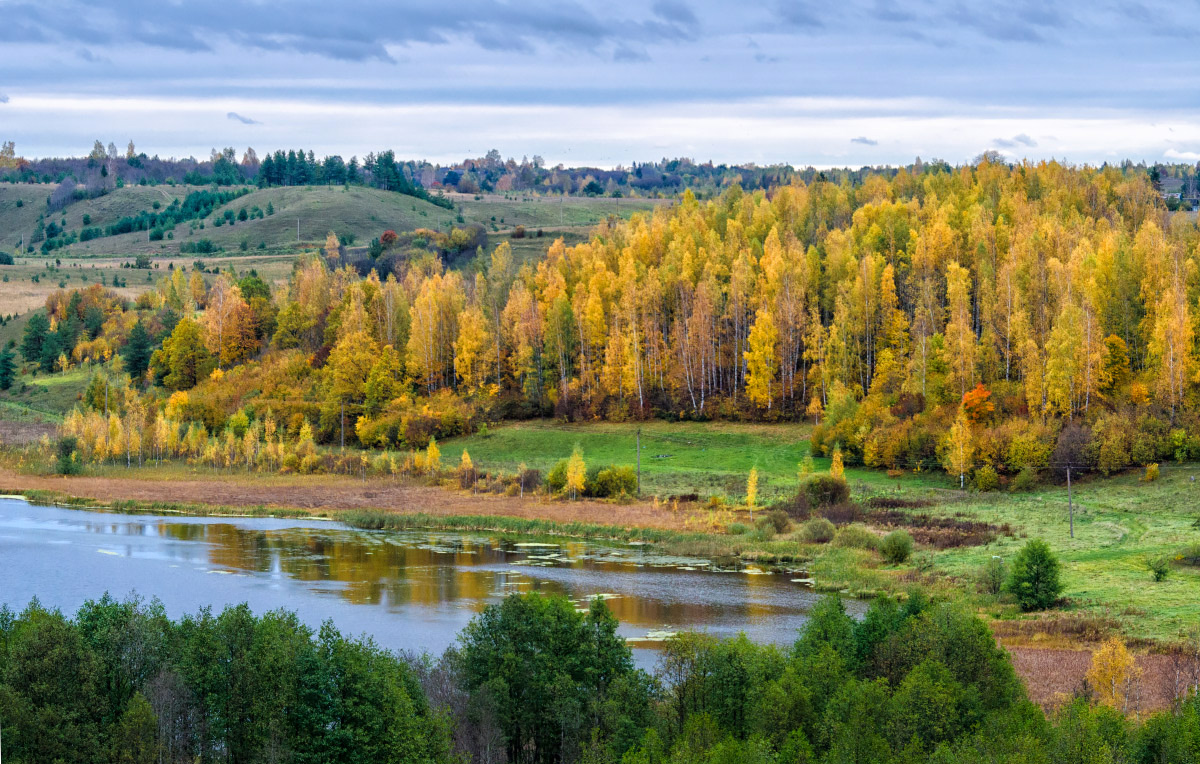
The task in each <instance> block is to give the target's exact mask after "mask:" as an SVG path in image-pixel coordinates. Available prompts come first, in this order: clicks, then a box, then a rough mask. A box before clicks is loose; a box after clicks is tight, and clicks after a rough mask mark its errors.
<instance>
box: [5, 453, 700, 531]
mask: <svg viewBox="0 0 1200 764" xmlns="http://www.w3.org/2000/svg"><path fill="white" fill-rule="evenodd" d="M5 489H7V490H10V491H12V490H28V489H41V490H50V491H60V492H62V493H65V494H68V495H70V496H79V497H85V498H89V499H97V500H100V501H104V500H113V499H125V500H138V501H162V502H171V501H175V502H180V503H185V504H212V505H218V506H231V507H254V506H260V505H261V506H266V507H281V508H283V507H288V508H300V509H309V510H316V511H320V510H327V509H329V510H338V509H382V510H389V511H393V512H397V513H416V512H423V513H426V514H430V515H442V516H445V515H497V516H499V515H503V516H507V517H519V518H523V519H528V520H535V519H536V520H551V521H554V522H559V523H573V522H579V523H594V524H599V525H616V526H638V527H645V528H664V529H682V528H683V520H684V518H683V515H682V513H675V512H672V511H671V510H670V509H668V508H666V507H657V508H656V507H655V506H654V505H652V504H649V503H645V502H643V503H638V504H629V505H618V504H607V503H603V502H598V501H574V502H565V501H564V502H559V501H553V502H551V501H545V500H542V499H539V498H525V499H522V498H520V497H517V496H494V495H490V494H486V495H478V496H474V495H471V494H469V493H467V492H465V491H453V490H447V489H445V488H438V487H434V486H417V485H411V484H404V483H393V482H391V481H389V480H369V481H367V482H362V481H359V480H355V479H353V478H346V477H340V476H328V475H326V476H321V477H311V478H305V477H299V476H291V477H278V476H264V475H252V476H244V475H231V476H229V477H228V478H217V477H211V478H207V477H196V478H188V479H175V478H168V479H164V478H159V479H155V478H152V477H150V478H140V477H128V478H114V477H90V476H82V477H55V476H37V475H21V474H18V473H16V472H13V471H11V470H8V469H2V468H0V492H2V491H3V490H5Z"/></svg>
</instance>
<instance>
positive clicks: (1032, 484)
mask: <svg viewBox="0 0 1200 764" xmlns="http://www.w3.org/2000/svg"><path fill="white" fill-rule="evenodd" d="M1037 482H1038V475H1037V470H1035V469H1034V468H1033V467H1022V468H1021V471H1020V472H1018V473H1017V476H1016V477H1015V478H1013V479H1012V482H1011V483H1009V484H1008V490H1010V491H1012V492H1013V493H1022V492H1024V491H1032V490H1033V489H1034V488H1036V487H1037Z"/></svg>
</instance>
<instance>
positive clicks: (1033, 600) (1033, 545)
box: [1007, 539, 1062, 611]
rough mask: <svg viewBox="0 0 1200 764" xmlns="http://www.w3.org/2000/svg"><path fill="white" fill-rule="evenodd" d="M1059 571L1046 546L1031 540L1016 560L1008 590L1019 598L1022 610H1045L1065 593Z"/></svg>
mask: <svg viewBox="0 0 1200 764" xmlns="http://www.w3.org/2000/svg"><path fill="white" fill-rule="evenodd" d="M1060 567H1061V566H1060V565H1059V562H1058V559H1057V558H1056V557H1055V556H1054V553H1053V552H1051V551H1050V547H1049V546H1048V545H1047V544H1046V542H1045V541H1042V540H1041V539H1032V540H1031V541H1029V543H1027V544H1026V545H1025V546H1024V547H1022V548H1021V551H1020V552H1018V553H1017V556H1016V558H1015V559H1014V560H1013V564H1012V569H1011V570H1010V572H1009V575H1008V586H1007V589H1008V591H1010V592H1012V593H1013V595H1015V596H1016V598H1017V602H1018V604H1020V606H1021V609H1022V610H1025V611H1031V610H1045V609H1046V608H1048V607H1050V606H1052V605H1053V604H1054V603H1055V602H1056V601H1057V600H1058V597H1059V595H1060V594H1061V593H1062V582H1061V581H1060V580H1059V571H1060Z"/></svg>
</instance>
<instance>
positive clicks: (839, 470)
mask: <svg viewBox="0 0 1200 764" xmlns="http://www.w3.org/2000/svg"><path fill="white" fill-rule="evenodd" d="M829 474H830V475H832V476H833V477H835V478H838V479H839V480H845V479H846V467H845V465H844V464H843V463H842V448H841V446H836V447H834V449H833V461H832V462H830V464H829Z"/></svg>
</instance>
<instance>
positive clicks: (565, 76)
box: [0, 0, 1200, 167]
mask: <svg viewBox="0 0 1200 764" xmlns="http://www.w3.org/2000/svg"><path fill="white" fill-rule="evenodd" d="M1198 34H1200V5H1198V4H1196V3H1187V2H1178V0H1173V1H1172V2H1136V1H1131V2H1124V1H1117V2H1109V0H1091V1H1089V2H1082V1H1080V0H1058V1H1056V2H1053V3H1048V2H1045V1H1044V0H1038V1H1036V2H1005V1H1004V0H997V1H996V2H987V3H984V2H967V1H966V0H908V1H906V2H893V0H838V2H832V1H831V0H822V1H817V0H792V1H785V0H768V1H767V2H754V1H753V0H743V2H739V3H730V2H706V1H705V2H702V1H701V0H651V1H650V2H630V1H629V0H605V2H579V1H577V0H557V1H554V0H550V1H546V0H419V1H411V0H400V1H392V2H388V1H386V0H271V1H270V2H267V1H266V0H209V1H207V2H188V1H187V0H93V1H92V2H79V0H0V140H13V141H15V142H16V144H17V151H18V153H19V154H21V155H24V156H28V157H45V156H68V155H71V156H77V155H82V154H86V153H87V152H88V151H89V150H90V149H91V146H92V143H93V141H95V140H97V139H99V140H101V141H102V142H103V143H104V144H106V145H107V144H108V143H109V142H110V141H111V142H114V143H116V144H117V145H118V146H120V147H122V149H123V148H124V146H125V145H126V144H127V143H128V142H129V141H130V140H133V141H134V143H135V145H136V146H137V147H138V149H139V150H140V151H145V152H146V153H147V154H150V155H154V154H157V155H160V156H162V157H170V156H174V157H183V156H197V157H207V156H208V154H209V152H210V150H211V149H212V148H214V147H217V148H220V147H224V146H233V147H235V148H237V149H238V151H239V153H240V152H241V151H242V150H244V149H245V147H247V146H253V147H254V148H255V149H256V150H257V151H258V152H259V154H262V153H264V152H265V151H268V150H274V149H277V148H305V149H312V150H314V151H315V152H316V153H317V154H318V155H324V154H332V153H338V154H342V155H343V156H345V157H347V158H348V157H349V156H352V155H357V156H360V157H361V156H363V155H364V154H366V153H367V152H369V151H372V150H380V149H387V148H390V149H393V150H395V151H396V153H397V155H398V156H399V157H402V158H406V159H427V160H430V161H434V162H442V163H448V162H453V161H458V160H461V159H463V158H466V157H477V156H482V155H483V154H484V153H486V152H487V151H488V150H489V149H492V148H495V149H498V150H499V151H500V153H501V154H502V155H504V156H505V157H508V156H512V157H516V158H520V157H522V156H529V157H532V156H533V155H540V156H542V157H543V158H544V159H545V160H546V162H547V163H548V164H550V165H554V164H558V163H560V162H561V163H564V164H566V165H569V166H584V165H589V166H599V167H613V166H617V165H626V166H628V165H629V164H631V163H632V162H635V161H652V160H656V159H661V158H664V157H667V158H674V157H689V158H692V159H695V160H696V161H701V162H703V161H709V160H711V161H715V162H730V163H747V162H754V163H758V164H774V163H788V164H791V165H793V166H808V165H813V166H816V167H833V166H837V167H840V166H852V167H858V166H862V165H882V164H907V163H909V162H911V161H913V159H914V157H916V156H921V157H922V158H924V159H926V160H929V159H933V158H940V159H944V160H946V161H949V162H951V163H952V164H960V163H963V162H968V161H970V160H971V159H972V158H973V157H975V156H976V155H978V154H979V153H980V152H982V151H984V150H988V149H992V150H996V151H999V152H1001V153H1002V154H1004V155H1005V156H1006V157H1008V158H1010V159H1013V160H1019V159H1031V160H1038V159H1049V158H1056V159H1060V160H1066V161H1069V162H1073V163H1077V164H1083V163H1088V164H1099V163H1102V162H1105V161H1108V162H1114V161H1121V160H1123V159H1126V158H1129V159H1133V160H1134V161H1141V160H1144V161H1147V162H1153V161H1168V162H1196V161H1198V160H1200V97H1198V96H1200V76H1197V75H1198V72H1197V64H1198V63H1200V61H1197V59H1198V58H1200V55H1198V53H1197V51H1200V48H1198V47H1197V46H1196V45H1195V42H1194V41H1195V40H1196V39H1197V36H1198Z"/></svg>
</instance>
